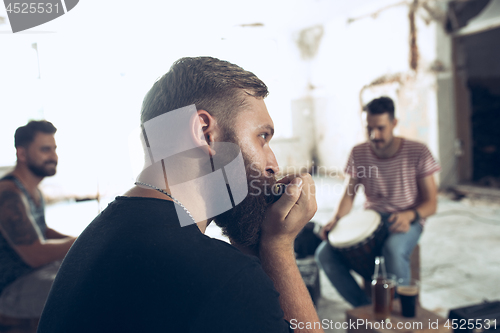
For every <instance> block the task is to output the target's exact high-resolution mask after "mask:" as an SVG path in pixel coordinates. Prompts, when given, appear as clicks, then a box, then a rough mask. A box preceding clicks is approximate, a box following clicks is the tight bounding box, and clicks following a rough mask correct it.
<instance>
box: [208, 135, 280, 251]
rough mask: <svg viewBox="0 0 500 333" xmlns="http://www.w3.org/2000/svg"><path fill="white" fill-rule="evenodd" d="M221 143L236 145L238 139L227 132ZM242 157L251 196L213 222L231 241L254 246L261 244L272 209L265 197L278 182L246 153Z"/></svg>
mask: <svg viewBox="0 0 500 333" xmlns="http://www.w3.org/2000/svg"><path fill="white" fill-rule="evenodd" d="M221 141H223V142H233V143H236V144H237V142H236V141H237V139H236V137H235V136H234V134H233V133H232V131H230V130H227V131H226V135H225V137H224V139H223V140H221ZM242 154H243V160H244V162H245V169H246V175H247V183H248V185H249V189H248V195H247V196H246V198H245V199H243V201H242V202H241V203H240V204H238V205H236V206H235V207H234V208H232V209H230V210H228V211H226V212H224V213H222V214H220V215H218V216H217V217H215V218H214V222H215V224H217V225H218V226H219V227H220V228H221V229H222V232H223V234H224V235H225V236H227V237H229V239H230V240H231V241H232V242H235V243H237V244H240V245H242V246H247V247H255V246H256V245H257V244H258V243H259V240H260V233H261V226H262V222H263V221H264V217H265V213H266V210H267V208H268V206H269V203H268V201H267V200H266V197H267V196H269V195H272V194H271V193H272V192H271V188H272V185H274V184H275V183H276V178H275V177H274V175H273V176H270V177H269V176H266V175H265V172H264V171H263V170H259V169H257V168H255V167H254V165H253V164H252V162H251V161H250V158H249V156H248V155H247V154H245V152H244V151H242Z"/></svg>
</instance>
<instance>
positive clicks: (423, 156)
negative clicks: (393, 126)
mask: <svg viewBox="0 0 500 333" xmlns="http://www.w3.org/2000/svg"><path fill="white" fill-rule="evenodd" d="M440 169H441V168H440V166H439V164H438V163H437V162H436V160H435V159H434V158H433V157H432V154H431V152H430V151H429V149H428V148H427V146H425V145H424V144H422V143H419V142H415V141H411V140H407V139H403V138H401V144H400V146H399V149H398V151H397V152H396V154H394V156H392V157H390V158H379V157H378V156H377V155H375V153H374V152H373V150H372V148H371V146H370V143H369V142H365V143H362V144H359V145H357V146H355V147H354V148H353V149H352V151H351V154H350V156H349V160H348V161H347V166H346V168H345V173H346V175H350V176H351V177H353V178H359V180H360V183H361V184H362V185H363V186H364V189H365V195H366V202H365V209H374V210H376V211H378V212H387V213H394V212H400V211H404V210H409V209H413V208H416V207H418V206H419V205H420V204H421V203H422V202H423V199H422V197H421V195H419V191H418V186H417V181H418V180H419V179H421V178H423V177H426V176H429V175H432V174H433V173H434V172H437V171H439V170H440ZM421 222H423V221H421Z"/></svg>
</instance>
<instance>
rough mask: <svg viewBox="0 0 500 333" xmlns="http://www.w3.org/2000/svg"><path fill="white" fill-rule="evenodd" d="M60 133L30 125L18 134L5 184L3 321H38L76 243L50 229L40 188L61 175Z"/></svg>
mask: <svg viewBox="0 0 500 333" xmlns="http://www.w3.org/2000/svg"><path fill="white" fill-rule="evenodd" d="M56 130H57V129H56V128H55V127H54V125H52V124H51V123H50V122H48V121H44V120H42V121H30V122H29V123H28V124H27V125H26V126H22V127H19V128H18V129H17V130H16V133H15V136H14V138H15V147H16V151H17V163H16V167H15V169H14V171H12V172H11V173H10V174H8V175H7V176H5V177H3V178H2V179H0V267H1V269H0V316H2V317H4V318H5V317H10V318H39V317H40V315H41V313H42V309H43V306H44V304H45V300H46V299H47V295H48V293H49V290H50V287H51V286H52V282H53V281H54V278H55V275H56V273H57V270H58V269H59V265H60V263H61V260H62V259H63V258H64V256H65V255H66V253H67V252H68V250H69V248H70V247H71V245H72V244H73V242H74V241H75V237H71V236H67V235H63V234H61V233H59V232H57V231H55V230H54V229H51V228H49V227H47V225H46V224H45V216H44V200H43V197H42V194H41V192H40V190H39V189H38V185H39V184H40V182H41V181H42V179H44V178H45V177H47V176H53V175H54V174H55V173H56V166H57V154H56V142H55V139H54V134H55V132H56Z"/></svg>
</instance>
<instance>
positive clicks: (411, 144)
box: [402, 138, 428, 150]
mask: <svg viewBox="0 0 500 333" xmlns="http://www.w3.org/2000/svg"><path fill="white" fill-rule="evenodd" d="M402 139H403V140H404V146H405V147H406V148H407V149H415V150H422V149H428V148H427V145H426V144H425V143H423V142H420V141H415V140H410V139H406V138H402Z"/></svg>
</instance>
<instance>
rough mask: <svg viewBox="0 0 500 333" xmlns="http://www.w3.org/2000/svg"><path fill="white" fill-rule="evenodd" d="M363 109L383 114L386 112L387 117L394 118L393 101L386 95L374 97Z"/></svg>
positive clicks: (371, 112)
mask: <svg viewBox="0 0 500 333" xmlns="http://www.w3.org/2000/svg"><path fill="white" fill-rule="evenodd" d="M363 111H366V112H368V113H369V114H383V113H388V114H389V118H390V119H391V120H392V119H394V102H393V101H392V99H391V98H389V97H387V96H382V97H379V98H375V99H374V100H372V101H371V102H370V103H368V104H366V105H365V107H364V108H363Z"/></svg>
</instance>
